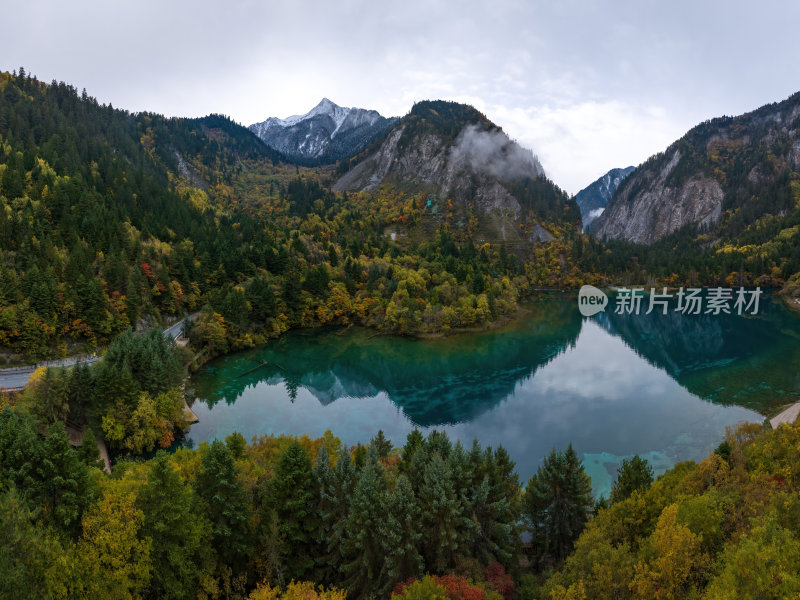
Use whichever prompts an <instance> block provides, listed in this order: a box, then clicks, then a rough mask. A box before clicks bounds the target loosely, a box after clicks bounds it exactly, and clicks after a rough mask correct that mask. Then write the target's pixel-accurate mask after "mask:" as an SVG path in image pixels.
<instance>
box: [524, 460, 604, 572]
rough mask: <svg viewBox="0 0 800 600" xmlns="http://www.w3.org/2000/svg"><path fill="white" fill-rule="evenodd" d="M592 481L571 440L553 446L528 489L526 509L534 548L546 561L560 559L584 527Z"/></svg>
mask: <svg viewBox="0 0 800 600" xmlns="http://www.w3.org/2000/svg"><path fill="white" fill-rule="evenodd" d="M591 491H592V487H591V481H590V480H589V477H588V476H587V475H586V473H585V472H584V470H583V465H582V464H581V463H580V461H579V460H578V456H577V454H576V453H575V450H574V449H573V448H572V444H570V445H569V447H568V448H567V450H566V451H565V452H557V451H556V450H555V449H553V450H552V451H551V452H550V454H549V456H548V457H547V458H545V460H544V463H543V464H542V466H541V467H539V469H538V470H537V471H536V474H535V475H534V476H533V477H531V478H530V480H529V481H528V486H527V487H526V489H525V499H524V502H525V504H524V511H525V517H526V519H527V521H528V525H529V528H530V530H531V533H532V535H533V540H532V544H533V552H534V555H535V557H536V558H537V559H538V560H539V561H540V562H541V563H543V564H548V563H553V562H560V561H562V560H564V558H566V556H567V555H568V554H569V552H570V550H571V549H572V544H573V542H574V541H575V540H576V539H577V537H578V536H579V535H580V533H581V531H583V527H584V525H585V523H586V520H587V519H588V516H589V510H590V509H591V507H592V496H591Z"/></svg>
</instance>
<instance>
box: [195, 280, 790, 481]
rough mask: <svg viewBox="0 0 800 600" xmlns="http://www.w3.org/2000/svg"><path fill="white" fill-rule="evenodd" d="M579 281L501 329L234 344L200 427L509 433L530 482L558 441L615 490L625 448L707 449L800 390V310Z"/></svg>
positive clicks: (208, 434)
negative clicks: (626, 293)
mask: <svg viewBox="0 0 800 600" xmlns="http://www.w3.org/2000/svg"><path fill="white" fill-rule="evenodd" d="M576 297H577V296H576V294H568V293H564V294H547V295H544V296H541V297H539V298H537V299H536V300H535V301H532V302H531V303H529V304H528V305H526V306H527V307H528V308H529V309H530V311H529V313H528V314H527V315H526V316H524V317H522V318H520V319H518V320H516V321H514V322H513V323H511V324H509V325H506V326H505V327H502V328H500V329H497V330H494V331H489V332H483V333H468V334H466V333H465V334H459V335H455V336H451V337H449V338H446V339H441V340H420V339H414V338H406V337H396V336H385V335H376V334H375V332H374V331H371V330H367V329H362V328H356V327H353V328H350V329H346V330H343V329H324V330H310V331H309V330H305V331H295V332H291V333H289V334H287V335H285V336H283V337H282V338H280V339H278V340H275V341H273V342H271V343H269V344H267V345H265V346H263V347H260V348H256V349H253V350H249V351H246V352H241V353H237V354H232V355H228V356H224V357H221V358H219V359H216V360H214V361H212V362H210V363H209V364H208V365H206V366H205V367H204V368H203V369H202V370H200V371H199V372H198V373H197V374H195V375H194V376H193V377H192V378H191V380H190V392H191V393H192V394H193V395H194V396H195V398H196V399H195V401H194V403H193V405H192V409H193V410H194V412H195V413H196V414H197V416H198V417H199V418H200V422H199V423H197V424H195V425H193V426H192V428H191V430H190V431H189V433H188V434H187V438H188V439H189V440H191V441H192V442H194V443H198V442H202V441H207V440H211V439H215V438H217V439H223V438H224V437H225V436H227V435H229V434H230V433H232V432H234V431H238V432H240V433H242V434H243V435H244V436H245V438H247V439H250V438H251V437H252V436H254V435H261V434H270V433H272V434H281V433H286V434H303V433H307V434H309V435H310V436H312V437H317V436H320V435H322V434H323V433H324V432H325V430H326V429H330V430H331V431H332V432H333V433H334V435H336V436H338V437H339V438H340V439H341V440H342V441H343V442H344V443H345V444H347V445H353V444H356V443H358V442H368V441H369V439H370V438H371V437H372V436H374V435H375V433H376V432H377V431H378V429H382V430H383V431H384V433H385V434H386V436H387V437H388V438H389V439H390V440H392V442H393V443H394V445H395V446H402V445H403V443H404V442H405V438H406V435H407V434H408V433H409V432H410V431H412V430H413V429H414V428H415V427H417V428H419V429H420V430H421V431H422V432H423V433H424V432H428V431H431V430H433V429H439V430H445V431H447V432H448V434H449V435H450V437H451V438H453V439H458V440H461V441H462V442H463V443H464V444H466V445H469V444H471V443H472V440H473V438H476V437H477V438H478V439H479V440H480V442H481V444H482V445H483V446H487V445H488V446H493V447H494V446H498V445H500V444H502V445H503V446H504V447H505V448H506V449H507V450H508V451H509V453H510V454H511V457H512V458H513V459H514V460H515V461H516V463H517V471H518V473H519V475H520V480H521V481H523V482H524V481H527V479H528V478H529V477H530V476H531V475H532V474H534V473H535V472H536V469H537V467H538V465H539V464H540V462H541V459H542V458H543V457H544V456H545V455H546V454H547V453H549V452H550V450H551V449H552V448H554V447H555V448H558V449H563V448H566V446H567V444H569V443H570V442H571V443H572V444H573V446H574V447H575V449H576V451H577V452H578V453H579V456H580V455H582V456H583V460H584V465H585V467H586V471H587V473H588V474H589V475H590V476H591V478H592V486H593V489H594V493H595V495H596V496H599V495H601V494H602V495H605V496H606V497H608V494H609V491H610V489H611V483H612V481H613V477H614V475H615V473H616V469H617V467H618V466H619V464H620V463H621V461H622V459H624V458H629V457H631V456H633V455H634V454H639V455H641V456H643V457H645V458H647V460H648V461H649V462H650V464H651V465H652V466H653V468H654V470H655V472H656V474H660V473H663V472H664V471H665V470H666V469H668V468H670V467H671V466H672V465H674V464H675V463H676V462H678V461H683V460H702V459H703V458H705V457H706V456H707V455H708V454H709V452H710V451H712V450H713V449H714V448H715V447H716V446H717V445H718V444H719V442H720V441H721V439H722V437H723V435H724V433H725V428H726V427H727V426H730V425H735V424H737V423H739V422H742V421H756V422H761V421H762V420H763V419H764V417H763V413H768V412H770V411H774V410H775V409H776V407H778V406H780V405H784V404H788V403H790V402H794V401H799V400H800V375H798V370H797V365H800V317H798V315H796V314H794V313H792V312H791V311H789V310H788V309H786V308H785V307H784V306H783V305H782V304H781V303H780V301H779V300H778V299H773V298H769V297H768V298H764V299H762V302H761V308H760V311H759V314H758V315H756V316H744V315H743V316H737V315H719V316H713V315H683V314H681V313H678V312H675V311H672V310H671V311H670V312H669V313H668V314H667V315H662V314H661V313H660V312H653V313H652V314H650V315H643V314H642V315H630V314H624V315H619V314H616V313H614V312H613V311H612V310H609V311H607V312H601V313H599V314H597V315H594V316H592V317H582V316H581V315H580V313H579V311H578V307H577V302H576Z"/></svg>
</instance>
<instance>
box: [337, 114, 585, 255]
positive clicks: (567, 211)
mask: <svg viewBox="0 0 800 600" xmlns="http://www.w3.org/2000/svg"><path fill="white" fill-rule="evenodd" d="M347 166H349V167H350V170H349V171H348V172H347V173H345V174H344V175H343V176H342V177H341V178H340V179H339V180H338V181H337V182H336V183H335V184H334V186H333V188H334V190H341V191H362V192H374V191H377V190H380V189H386V188H387V186H388V187H389V188H393V189H396V190H398V191H399V192H400V193H401V194H402V195H404V196H409V195H416V196H417V197H418V198H419V201H420V203H421V204H423V206H422V209H423V211H422V215H421V216H420V218H419V219H418V220H417V224H418V225H419V226H420V228H422V229H425V230H427V231H432V230H434V229H435V228H437V227H438V226H439V225H441V224H442V223H447V224H448V225H450V226H452V227H453V228H455V229H457V230H462V231H466V232H467V233H469V234H471V235H473V239H475V241H478V242H481V241H484V242H485V241H492V242H495V241H497V242H503V243H514V242H516V243H523V244H525V243H529V242H536V241H549V240H551V239H552V238H553V234H552V232H551V231H548V229H547V227H548V226H549V225H551V224H555V223H561V224H566V225H567V227H568V228H570V229H576V228H578V227H579V211H578V208H577V206H576V205H575V203H574V201H572V200H571V199H570V198H569V197H568V196H567V194H565V193H564V192H563V191H562V190H560V189H559V188H558V187H556V186H555V185H554V184H553V183H552V182H550V181H549V180H548V179H547V178H546V176H545V173H544V169H543V168H542V165H541V164H540V163H539V161H538V159H537V158H536V156H534V154H533V152H531V151H530V150H526V149H525V148H523V147H521V146H520V145H519V144H517V143H516V142H514V141H512V140H511V139H510V138H509V137H508V136H507V135H506V134H505V133H504V132H503V130H502V129H501V128H500V127H498V126H497V125H495V124H494V123H492V122H491V121H489V119H487V118H486V117H485V116H484V115H483V114H481V113H480V112H478V111H477V110H476V109H474V108H473V107H471V106H467V105H464V104H458V103H455V102H446V101H424V102H418V103H416V104H415V105H414V107H413V108H412V109H411V112H410V113H409V114H408V115H407V116H406V117H404V118H403V119H402V120H401V121H400V122H398V123H397V124H395V126H394V127H393V128H392V129H391V130H390V131H389V132H388V134H387V135H386V136H385V138H383V139H382V141H381V142H380V143H379V144H374V145H373V146H372V147H371V148H370V149H368V150H367V151H366V152H364V153H362V155H360V156H358V157H355V158H353V159H351V160H350V161H349V163H348V165H347ZM415 206H417V204H415Z"/></svg>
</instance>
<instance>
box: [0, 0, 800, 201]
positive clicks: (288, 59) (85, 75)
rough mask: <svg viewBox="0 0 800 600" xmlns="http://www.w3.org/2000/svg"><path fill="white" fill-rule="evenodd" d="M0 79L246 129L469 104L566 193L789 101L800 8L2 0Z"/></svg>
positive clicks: (797, 58)
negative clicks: (26, 80) (12, 77)
mask: <svg viewBox="0 0 800 600" xmlns="http://www.w3.org/2000/svg"><path fill="white" fill-rule="evenodd" d="M0 3H2V4H3V5H6V4H7V6H4V7H3V14H4V15H5V16H6V22H5V24H4V26H3V43H2V51H0V69H2V70H12V69H15V68H17V67H19V66H20V65H22V66H24V67H25V68H26V69H27V70H29V71H30V72H32V73H33V74H35V75H37V76H38V77H39V78H40V79H43V80H45V81H50V80H52V79H58V80H63V81H66V82H68V83H71V84H73V85H74V86H76V87H77V88H78V89H79V90H80V89H81V88H84V87H85V88H86V90H87V91H88V92H89V94H91V95H93V96H95V97H96V98H98V100H100V101H101V102H111V103H112V104H113V105H114V106H116V107H120V108H126V109H128V110H131V111H142V110H148V111H155V112H160V113H164V114H167V115H180V116H201V115H205V114H208V113H210V112H218V113H224V114H227V115H229V116H231V117H232V118H234V119H235V120H236V121H238V122H240V123H242V124H244V125H249V124H251V123H254V122H257V121H262V120H264V119H266V118H267V117H269V116H278V117H287V116H289V115H291V114H298V113H305V112H307V111H308V110H309V109H311V108H312V107H313V106H314V105H315V104H317V103H318V102H319V100H320V99H321V98H322V97H323V96H326V97H328V98H330V99H331V100H333V101H334V102H336V103H337V104H340V105H343V106H359V107H363V108H373V109H376V110H378V111H379V112H381V113H382V114H384V115H387V116H388V115H403V114H405V113H406V112H408V110H409V109H410V108H411V105H412V103H413V102H414V101H415V100H423V99H436V98H444V99H451V100H459V101H463V102H468V103H471V104H473V105H474V106H476V107H477V108H478V109H480V110H481V111H483V112H484V113H485V114H486V115H487V116H488V117H489V118H490V119H491V120H493V121H494V122H496V123H497V124H499V125H501V126H502V127H503V128H504V129H505V130H506V132H507V133H508V134H509V135H510V136H511V137H513V138H516V139H517V140H518V141H520V142H521V143H522V144H523V145H525V146H527V147H530V148H533V150H534V152H536V153H537V154H538V156H539V158H540V159H541V162H542V164H543V166H544V168H545V170H546V171H547V173H548V175H549V176H550V177H551V179H553V180H554V181H555V182H556V183H557V184H558V185H560V186H561V187H563V188H564V189H566V190H567V191H568V192H571V193H575V192H577V191H578V190H580V189H581V188H582V187H584V186H585V185H587V184H589V183H590V182H591V181H593V180H594V179H596V178H597V177H599V176H600V175H602V174H603V173H605V172H606V171H608V170H609V169H611V168H613V167H624V166H627V165H629V164H633V165H637V164H639V163H640V162H642V161H643V160H645V159H646V158H647V157H648V156H650V155H651V154H653V153H655V152H658V151H660V150H663V149H664V148H665V147H666V146H667V145H668V144H669V143H670V142H672V141H673V140H675V139H676V138H678V137H680V136H681V135H683V133H685V132H686V131H687V130H688V129H689V128H690V127H692V126H693V125H695V124H696V123H698V122H699V121H702V120H704V119H708V118H712V117H715V116H720V115H723V114H731V115H732V114H738V113H741V112H745V111H748V110H751V109H754V108H757V107H758V106H761V105H763V104H765V103H768V102H775V101H779V100H782V99H784V98H786V97H787V96H789V95H791V94H792V93H793V92H796V91H798V90H800V34H798V27H799V26H798V24H800V3H799V2H795V1H791V0H787V1H785V2H775V1H770V0H766V1H761V2H752V1H750V2H739V1H736V0H733V1H731V0H728V1H724V2H722V1H719V2H717V1H715V2H703V1H702V0H694V1H691V2H690V1H676V0H658V1H650V0H634V1H630V2H627V1H626V2H611V1H599V0H598V1H591V0H584V1H572V0H548V1H539V0H536V1H531V0H519V1H514V0H494V1H493V2H475V1H472V0H458V1H456V0H451V1H447V2H445V1H442V0H401V1H386V0H338V1H337V0H324V1H311V0H288V1H284V2H274V1H261V2H256V1H239V0H225V1H209V0H190V1H188V0H158V1H156V0H96V1H83V0H72V1H71V2H64V1H63V0H51V1H36V0H27V1H23V0H12V1H10V2H9V0H0Z"/></svg>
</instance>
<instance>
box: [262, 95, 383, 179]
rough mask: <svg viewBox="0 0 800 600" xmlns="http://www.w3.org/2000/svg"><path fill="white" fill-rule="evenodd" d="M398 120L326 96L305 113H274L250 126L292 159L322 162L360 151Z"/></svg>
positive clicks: (332, 160) (266, 142)
mask: <svg viewBox="0 0 800 600" xmlns="http://www.w3.org/2000/svg"><path fill="white" fill-rule="evenodd" d="M396 120H397V119H395V118H391V119H387V118H384V117H382V116H381V115H380V114H379V113H378V112H377V111H374V110H365V109H362V108H344V107H341V106H339V105H337V104H335V103H333V102H331V101H330V100H328V99H327V98H323V99H322V101H321V102H320V103H319V104H317V106H315V107H314V108H312V109H311V110H310V111H309V112H308V113H306V114H304V115H295V116H292V117H289V118H287V119H278V118H276V117H271V118H269V119H267V120H266V121H263V122H261V123H255V124H254V125H250V130H251V131H252V132H253V133H255V134H256V135H257V136H258V137H259V138H261V139H262V140H263V141H264V143H265V144H267V146H269V147H270V148H273V149H275V150H277V151H279V152H281V153H282V154H284V155H285V156H287V157H289V158H290V159H293V160H297V161H300V162H316V163H319V164H322V163H326V162H334V161H336V160H340V159H342V158H347V157H350V156H352V155H354V154H356V153H358V152H360V151H361V150H363V149H364V148H366V147H367V146H368V145H369V144H370V143H371V142H372V141H373V140H374V139H375V138H376V137H378V136H379V135H381V134H382V133H384V132H385V131H386V130H387V129H388V128H389V127H390V126H391V125H392V124H393V123H394V122H395V121H396Z"/></svg>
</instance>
